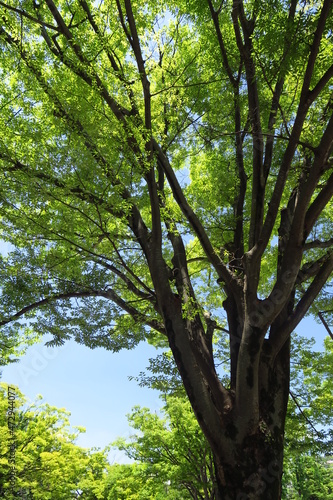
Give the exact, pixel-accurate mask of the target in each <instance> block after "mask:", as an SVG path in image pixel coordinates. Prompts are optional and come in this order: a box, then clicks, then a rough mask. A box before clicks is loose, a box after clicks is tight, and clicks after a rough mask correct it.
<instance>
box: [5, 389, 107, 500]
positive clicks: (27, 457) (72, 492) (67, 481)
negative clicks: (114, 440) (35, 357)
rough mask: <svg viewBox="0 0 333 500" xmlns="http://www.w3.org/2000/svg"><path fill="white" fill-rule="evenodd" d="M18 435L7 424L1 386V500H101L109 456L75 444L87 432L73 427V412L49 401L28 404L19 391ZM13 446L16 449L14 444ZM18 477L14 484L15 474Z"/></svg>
mask: <svg viewBox="0 0 333 500" xmlns="http://www.w3.org/2000/svg"><path fill="white" fill-rule="evenodd" d="M13 390H14V393H15V406H14V408H15V409H14V415H15V419H14V434H11V432H10V426H9V425H8V415H9V412H8V404H9V403H8V386H7V384H1V388H0V442H1V452H0V497H1V498H5V499H8V500H12V499H13V498H17V497H18V495H19V496H20V497H22V498H27V499H29V500H30V499H31V500H48V499H49V500H55V499H57V500H70V499H75V498H78V497H79V493H80V494H81V498H85V499H87V500H88V499H89V500H97V499H101V498H103V496H102V492H103V485H102V481H101V480H102V478H103V477H104V476H105V473H106V469H107V466H108V462H107V457H106V452H101V451H94V450H87V449H83V448H80V447H79V446H77V445H76V444H75V440H76V438H77V436H78V435H79V433H80V432H82V430H83V429H78V428H76V429H71V427H70V425H69V420H68V416H69V413H68V412H67V411H65V410H64V409H58V408H55V407H53V406H50V405H48V404H47V403H42V402H41V401H38V400H37V401H36V402H34V403H30V404H28V403H27V402H26V401H25V398H24V396H23V395H22V394H21V392H20V391H19V389H18V388H17V387H15V388H13V389H12V391H11V394H13ZM12 445H13V449H12V448H11V446H12ZM12 466H13V467H14V473H13V474H14V476H13V478H12V481H11V470H12Z"/></svg>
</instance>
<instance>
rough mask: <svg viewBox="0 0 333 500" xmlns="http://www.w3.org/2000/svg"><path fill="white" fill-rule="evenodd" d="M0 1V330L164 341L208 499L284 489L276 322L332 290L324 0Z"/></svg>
mask: <svg viewBox="0 0 333 500" xmlns="http://www.w3.org/2000/svg"><path fill="white" fill-rule="evenodd" d="M0 6H1V13H2V17H1V22H2V24H1V28H0V40H1V46H2V51H1V56H0V58H1V59H0V66H1V70H0V71H1V83H0V95H1V118H0V119H1V126H2V129H3V130H4V131H5V133H4V134H3V136H2V137H1V143H0V161H1V191H0V196H1V201H2V206H1V214H2V222H1V224H2V238H3V239H4V240H6V241H8V242H10V243H11V244H12V245H13V246H14V250H13V252H11V253H10V255H9V256H6V257H3V259H2V261H1V279H2V304H1V308H2V320H1V325H2V326H3V327H4V328H7V337H8V338H11V336H12V335H15V332H16V331H17V328H18V327H19V326H20V323H19V320H20V319H22V318H23V317H24V318H25V324H26V325H29V326H30V327H33V328H34V330H35V331H36V332H38V333H39V334H43V333H45V332H52V333H53V334H54V342H55V343H62V342H64V341H65V340H66V339H68V338H69V337H70V336H73V337H74V338H75V339H76V340H77V341H78V342H81V343H85V344H86V345H88V346H90V347H93V346H96V345H100V346H104V347H106V348H109V349H115V350H117V349H120V348H123V347H127V348H128V347H133V346H134V345H136V344H137V343H138V342H139V341H140V340H142V339H145V338H148V339H150V340H151V341H155V342H156V339H157V337H158V336H160V337H163V338H164V339H165V340H164V342H165V341H167V342H168V344H169V345H170V347H171V350H172V353H173V356H174V358H175V361H176V364H177V367H178V370H179V372H180V374H181V377H182V381H183V384H184V387H185V389H186V393H187V395H188V397H189V400H190V403H191V405H192V408H193V410H194V412H195V415H196V417H197V419H198V422H199V424H200V426H201V428H202V430H203V432H204V434H205V436H206V438H207V440H208V442H209V444H210V447H211V449H212V453H213V457H214V463H215V476H216V482H217V484H218V489H219V495H220V497H221V498H224V499H228V498H232V499H235V498H249V499H250V498H256V499H257V500H260V499H261V498H264V499H265V500H269V499H277V498H279V496H280V493H281V474H282V460H283V436H284V424H285V416H286V411H287V401H288V395H289V345H290V334H291V332H292V331H293V330H294V329H295V328H296V326H297V325H298V324H299V322H300V321H301V319H302V318H303V317H304V315H305V314H307V313H308V312H310V311H316V308H317V307H319V306H320V310H327V309H329V307H328V306H327V304H328V303H329V300H330V296H329V290H330V288H329V284H330V279H331V273H332V269H333V253H332V243H333V241H332V237H331V232H330V231H331V227H332V206H331V196H332V193H333V174H332V158H331V153H332V143H333V117H332V112H331V111H332V87H331V81H332V76H333V65H332V55H333V54H332V51H333V49H332V44H331V36H330V35H331V31H332V22H333V21H332V20H333V16H332V15H331V8H332V1H331V0H323V1H322V2H319V1H313V2H311V4H309V3H307V2H306V3H304V2H298V1H297V0H290V1H289V2H284V1H278V0H276V1H274V2H270V3H267V2H260V1H251V0H246V1H242V0H233V1H231V0H227V1H226V2H222V3H217V2H215V1H213V0H207V1H206V2H202V1H200V2H199V1H197V0H191V1H190V2H189V1H187V0H186V1H185V0H184V1H183V0H180V1H177V2H173V1H170V2H168V1H166V2H163V3H162V2H159V1H158V0H151V1H148V3H145V4H144V5H143V4H142V3H140V2H138V1H134V0H132V1H131V0H115V1H114V2H112V1H107V2H102V3H100V4H98V5H96V4H94V3H92V2H90V1H87V0H69V1H63V0H59V1H57V3H54V1H53V0H45V1H42V2H35V1H32V2H30V1H21V0H8V1H7V2H2V1H1V3H0ZM326 306H327V307H326ZM311 308H312V309H311ZM223 315H225V318H226V320H227V328H226V330H227V331H226V335H228V339H229V347H230V366H229V373H230V376H229V380H228V382H227V383H224V384H223V383H222V382H221V380H220V376H219V373H218V370H217V369H216V366H215V364H214V355H213V349H212V334H213V331H214V329H216V328H224V327H225V325H224V324H223Z"/></svg>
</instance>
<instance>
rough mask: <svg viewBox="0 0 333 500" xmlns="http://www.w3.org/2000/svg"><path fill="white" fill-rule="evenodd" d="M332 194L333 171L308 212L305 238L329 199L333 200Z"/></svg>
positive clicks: (305, 223)
mask: <svg viewBox="0 0 333 500" xmlns="http://www.w3.org/2000/svg"><path fill="white" fill-rule="evenodd" d="M332 196H333V173H332V174H331V176H330V177H329V179H328V180H327V182H326V184H325V186H324V187H323V188H322V190H321V191H320V192H319V193H318V195H317V197H316V198H315V200H314V201H313V202H312V204H311V205H310V207H309V209H308V211H307V213H306V216H305V222H304V237H305V238H306V237H307V236H308V235H309V234H310V232H311V230H312V228H313V226H314V225H315V223H316V221H317V220H318V218H319V216H320V214H321V213H322V211H323V209H324V208H325V206H326V205H327V203H329V201H330V200H331V198H332Z"/></svg>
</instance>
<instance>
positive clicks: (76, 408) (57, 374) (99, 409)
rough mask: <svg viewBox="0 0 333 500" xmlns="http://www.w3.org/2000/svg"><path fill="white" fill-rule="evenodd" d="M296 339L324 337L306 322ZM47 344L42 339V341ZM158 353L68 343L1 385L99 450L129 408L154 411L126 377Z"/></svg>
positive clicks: (11, 373) (157, 403) (39, 353)
mask: <svg viewBox="0 0 333 500" xmlns="http://www.w3.org/2000/svg"><path fill="white" fill-rule="evenodd" d="M297 332H298V333H299V334H302V335H305V336H309V337H315V339H316V341H317V344H316V348H317V349H321V348H322V342H323V339H324V337H325V336H326V332H325V329H324V327H323V326H321V325H318V324H317V323H315V322H314V321H313V320H312V319H310V318H306V319H304V320H303V322H302V323H301V324H300V325H299V327H298V328H297ZM46 340H47V339H44V342H45V341H46ZM156 354H157V351H156V349H155V348H154V347H152V346H150V345H148V344H144V343H141V344H140V345H139V346H138V347H137V348H135V349H134V350H132V351H121V352H120V353H111V352H108V351H106V350H105V349H102V348H99V349H94V350H92V349H89V348H88V347H85V346H81V345H78V344H76V343H75V342H74V341H70V342H67V343H66V344H65V345H64V346H62V347H60V348H59V347H53V348H51V347H46V346H44V344H43V343H41V344H37V345H35V346H32V347H30V348H29V349H28V351H27V354H26V355H25V356H24V357H22V358H21V361H20V362H19V363H16V364H13V365H9V366H6V367H4V368H3V370H2V382H6V383H9V384H14V385H17V386H19V388H20V390H21V391H22V392H23V394H25V395H26V396H27V397H28V398H29V399H30V400H34V399H35V397H36V396H37V394H41V395H42V396H43V397H44V400H45V401H46V402H47V403H49V404H50V405H54V406H57V407H59V408H66V410H68V411H70V412H71V417H70V421H71V424H72V425H81V426H83V427H85V428H86V433H85V434H82V435H81V436H80V437H79V439H78V441H77V444H79V445H80V446H83V447H93V446H96V447H101V448H103V447H104V446H106V445H107V444H109V443H110V442H112V441H114V440H115V439H116V438H117V437H128V436H129V434H130V428H129V426H128V423H127V418H126V414H127V413H129V412H130V411H131V408H132V407H133V406H134V405H137V404H139V405H141V406H147V407H149V408H150V409H151V410H152V411H157V412H158V411H159V409H160V408H161V406H162V402H161V400H160V399H159V397H158V392H157V391H153V390H151V389H147V388H141V387H139V386H138V385H137V383H136V382H135V381H129V380H128V376H131V375H132V376H136V375H138V374H139V372H140V371H143V370H144V369H145V368H146V366H148V360H149V358H150V357H154V356H155V355H156ZM109 458H110V461H111V462H125V461H126V458H125V457H124V455H123V454H122V453H120V452H119V451H117V450H115V451H111V453H110V455H109Z"/></svg>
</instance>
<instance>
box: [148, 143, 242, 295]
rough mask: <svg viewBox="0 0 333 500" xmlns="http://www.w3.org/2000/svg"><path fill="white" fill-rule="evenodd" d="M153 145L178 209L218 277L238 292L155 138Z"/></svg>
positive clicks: (231, 276)
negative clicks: (190, 227)
mask: <svg viewBox="0 0 333 500" xmlns="http://www.w3.org/2000/svg"><path fill="white" fill-rule="evenodd" d="M153 146H154V150H155V152H156V153H157V159H158V162H159V163H160V164H161V166H162V168H163V170H164V172H165V175H166V177H167V179H168V182H169V184H170V187H171V189H172V192H173V196H174V198H175V200H176V202H177V203H178V205H179V207H180V209H181V210H182V212H183V214H184V216H185V217H186V219H187V220H188V222H189V223H190V224H191V226H192V228H193V230H194V232H195V234H196V235H197V237H198V239H199V241H200V243H201V245H202V248H203V250H204V252H205V253H206V255H207V257H208V259H209V261H210V262H211V264H212V265H213V266H214V268H215V269H216V272H217V273H218V276H219V278H220V279H221V280H222V281H224V282H225V283H226V284H227V285H228V286H230V289H233V290H234V291H236V292H239V291H240V290H239V286H238V284H237V282H236V279H235V278H234V276H233V275H232V274H231V273H230V271H229V270H228V269H227V267H226V266H225V264H224V263H223V262H222V260H221V259H220V257H219V256H218V254H217V253H216V252H215V250H214V248H213V246H212V244H211V242H210V240H209V238H208V235H207V233H206V231H205V229H204V227H203V226H202V224H201V222H200V220H199V219H198V217H197V215H196V214H195V213H194V211H193V209H192V208H191V207H190V205H189V204H188V202H187V200H186V198H185V195H184V193H183V190H182V188H181V186H180V185H179V182H178V180H177V177H176V175H175V173H174V171H173V170H172V168H171V165H170V163H169V160H168V158H167V157H166V156H165V155H164V154H163V152H162V150H161V148H160V146H159V145H158V143H157V142H156V140H155V139H153Z"/></svg>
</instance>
